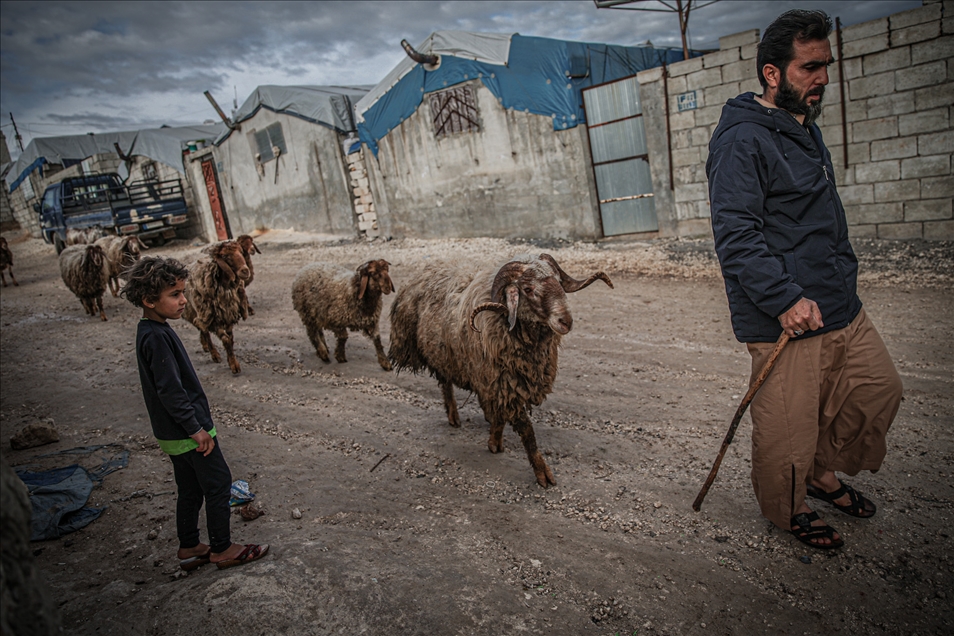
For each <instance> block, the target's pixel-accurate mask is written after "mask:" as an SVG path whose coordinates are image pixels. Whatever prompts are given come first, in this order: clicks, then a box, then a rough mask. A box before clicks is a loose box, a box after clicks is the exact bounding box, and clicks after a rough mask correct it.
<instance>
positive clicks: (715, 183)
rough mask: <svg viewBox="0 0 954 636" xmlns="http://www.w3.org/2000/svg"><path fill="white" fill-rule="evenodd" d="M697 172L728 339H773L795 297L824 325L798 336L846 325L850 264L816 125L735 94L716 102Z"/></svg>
mask: <svg viewBox="0 0 954 636" xmlns="http://www.w3.org/2000/svg"><path fill="white" fill-rule="evenodd" d="M706 174H707V175H708V176H709V201H710V206H711V212H712V232H713V235H714V237H715V246H716V252H717V253H718V255H719V262H720V263H721V265H722V273H723V276H724V278H725V286H726V294H727V296H728V300H729V308H730V310H731V312H732V327H733V330H734V332H735V335H736V337H737V338H738V339H739V340H740V341H742V342H771V341H773V340H776V339H777V338H778V336H779V335H780V334H781V332H782V328H781V325H780V324H779V322H778V316H780V315H781V314H783V313H784V312H785V311H787V310H788V309H790V308H791V307H792V306H793V305H794V304H795V303H796V302H798V300H799V299H800V298H803V297H804V298H808V299H811V300H814V301H815V302H816V303H818V306H819V309H820V310H821V312H822V319H823V321H824V323H825V326H824V328H822V329H820V330H818V331H814V332H810V333H807V334H805V336H802V337H803V338H804V337H810V336H813V335H818V334H820V333H824V332H826V331H831V330H834V329H840V328H842V327H845V326H847V325H848V323H850V322H851V320H853V319H854V317H855V316H856V315H857V314H858V311H860V309H861V301H860V300H859V299H858V296H857V294H856V287H857V272H858V262H857V259H856V258H855V255H854V252H853V251H852V249H851V245H850V244H849V242H848V224H847V220H846V218H845V210H844V207H843V206H842V204H841V199H840V198H839V197H838V192H837V191H836V189H835V182H834V174H833V168H832V165H831V155H830V154H829V152H828V149H827V148H825V145H824V143H823V141H822V138H821V132H820V131H819V129H818V127H817V126H815V125H814V124H813V125H811V126H808V127H805V126H803V125H801V124H799V123H798V121H797V120H796V119H795V118H794V117H793V116H792V115H791V114H789V113H787V112H785V111H783V110H780V109H777V108H768V107H765V106H763V105H761V104H760V103H758V102H757V101H755V97H754V94H752V93H745V94H743V95H740V96H739V97H737V98H735V99H731V100H729V101H728V102H727V103H726V105H725V107H724V108H723V109H722V118H721V119H720V120H719V124H718V126H716V129H715V131H714V132H713V134H712V139H711V140H710V142H709V159H708V161H707V162H706Z"/></svg>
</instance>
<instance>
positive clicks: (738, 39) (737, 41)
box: [719, 29, 759, 50]
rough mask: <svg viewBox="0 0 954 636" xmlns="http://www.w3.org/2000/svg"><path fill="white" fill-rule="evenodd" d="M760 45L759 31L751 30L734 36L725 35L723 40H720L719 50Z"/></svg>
mask: <svg viewBox="0 0 954 636" xmlns="http://www.w3.org/2000/svg"><path fill="white" fill-rule="evenodd" d="M758 43H759V30H758V29H749V30H748V31H742V32H741V33H733V34H732V35H723V36H722V37H721V38H719V48H720V49H722V50H725V49H732V48H736V47H741V46H746V45H747V44H758Z"/></svg>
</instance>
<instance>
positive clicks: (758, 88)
mask: <svg viewBox="0 0 954 636" xmlns="http://www.w3.org/2000/svg"><path fill="white" fill-rule="evenodd" d="M742 93H755V94H756V95H761V94H762V85H761V84H759V78H758V77H753V78H752V79H748V80H743V81H742V82H740V83H739V94H742Z"/></svg>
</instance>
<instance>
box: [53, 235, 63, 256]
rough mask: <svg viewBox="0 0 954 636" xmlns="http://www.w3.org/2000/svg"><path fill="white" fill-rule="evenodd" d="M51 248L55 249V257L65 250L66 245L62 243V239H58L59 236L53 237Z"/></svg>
mask: <svg viewBox="0 0 954 636" xmlns="http://www.w3.org/2000/svg"><path fill="white" fill-rule="evenodd" d="M53 247H55V248H56V255H57V256H59V255H60V253H61V252H62V251H63V250H65V249H66V243H64V242H63V239H61V238H60V235H59V234H54V235H53Z"/></svg>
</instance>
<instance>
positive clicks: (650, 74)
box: [636, 66, 663, 85]
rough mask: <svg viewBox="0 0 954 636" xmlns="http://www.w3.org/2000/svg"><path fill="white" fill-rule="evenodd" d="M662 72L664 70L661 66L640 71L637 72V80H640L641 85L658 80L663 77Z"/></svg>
mask: <svg viewBox="0 0 954 636" xmlns="http://www.w3.org/2000/svg"><path fill="white" fill-rule="evenodd" d="M662 73H663V70H662V67H661V66H657V67H656V68H650V69H647V70H645V71H640V72H639V73H636V81H637V82H639V83H640V85H642V84H650V83H652V82H658V81H659V80H661V79H662Z"/></svg>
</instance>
